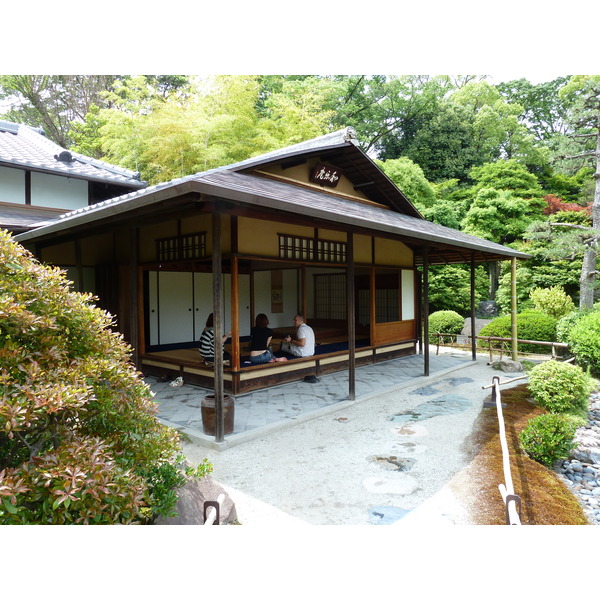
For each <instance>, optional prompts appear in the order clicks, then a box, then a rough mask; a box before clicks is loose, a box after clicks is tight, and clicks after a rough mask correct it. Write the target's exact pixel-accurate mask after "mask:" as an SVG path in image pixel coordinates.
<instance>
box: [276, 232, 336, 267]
mask: <svg viewBox="0 0 600 600" xmlns="http://www.w3.org/2000/svg"><path fill="white" fill-rule="evenodd" d="M315 244H316V245H315ZM346 246H347V245H346V242H335V241H331V240H315V239H314V238H306V237H300V236H296V235H285V234H279V258H283V259H288V260H306V261H311V262H327V263H345V262H346Z"/></svg>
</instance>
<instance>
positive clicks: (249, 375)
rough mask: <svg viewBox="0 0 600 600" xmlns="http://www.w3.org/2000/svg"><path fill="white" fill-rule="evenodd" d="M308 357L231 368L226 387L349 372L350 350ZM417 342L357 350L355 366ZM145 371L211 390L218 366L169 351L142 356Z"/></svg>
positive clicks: (238, 389) (188, 352)
mask: <svg viewBox="0 0 600 600" xmlns="http://www.w3.org/2000/svg"><path fill="white" fill-rule="evenodd" d="M324 346H325V347H323V348H321V349H320V351H321V353H320V354H316V355H315V356H310V357H307V358H294V359H290V360H288V361H285V362H277V363H268V364H264V365H251V364H249V363H248V364H242V365H241V367H240V369H239V370H237V371H234V370H233V369H232V368H231V367H225V368H224V370H223V385H224V388H225V391H226V392H227V393H230V394H233V395H239V394H243V393H245V392H250V391H254V390H258V389H262V388H267V387H272V386H274V385H278V384H280V383H288V382H290V381H299V380H301V379H304V378H305V377H306V376H308V375H314V376H316V377H319V376H320V375H325V374H326V373H333V372H337V371H344V370H347V369H348V350H347V349H346V350H340V351H335V352H323V350H326V349H327V348H326V346H327V345H324ZM415 348H416V340H405V341H402V342H397V343H394V344H388V345H385V346H378V347H375V346H363V347H359V348H356V351H355V364H356V366H362V365H367V364H373V363H376V362H380V361H383V360H390V359H392V358H398V357H399V356H404V355H408V354H414V353H415ZM141 363H142V372H143V373H144V374H145V375H154V376H156V377H164V378H167V379H175V378H176V377H183V380H184V381H185V382H186V383H190V384H193V385H199V386H202V387H206V388H209V389H212V388H213V385H214V383H213V382H214V367H212V366H207V365H206V364H204V360H203V359H202V357H201V356H200V354H199V352H198V350H197V349H194V348H191V349H182V350H167V351H164V352H153V353H148V354H144V355H142V356H141Z"/></svg>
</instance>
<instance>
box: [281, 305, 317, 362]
mask: <svg viewBox="0 0 600 600" xmlns="http://www.w3.org/2000/svg"><path fill="white" fill-rule="evenodd" d="M294 327H297V331H296V338H295V339H292V336H291V335H289V334H288V335H286V336H285V337H284V338H283V341H282V342H281V349H282V350H283V352H287V353H289V354H293V355H294V356H299V357H302V356H312V355H313V354H314V353H315V332H314V331H313V329H312V327H310V326H308V325H307V324H306V323H305V322H304V315H301V314H297V315H296V316H295V317H294Z"/></svg>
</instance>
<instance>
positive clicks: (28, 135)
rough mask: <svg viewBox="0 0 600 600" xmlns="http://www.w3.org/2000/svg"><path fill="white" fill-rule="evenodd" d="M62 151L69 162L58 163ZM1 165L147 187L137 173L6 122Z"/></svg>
mask: <svg viewBox="0 0 600 600" xmlns="http://www.w3.org/2000/svg"><path fill="white" fill-rule="evenodd" d="M64 152H67V153H68V154H70V155H71V156H70V157H71V159H72V160H70V161H69V162H64V161H61V160H57V157H59V156H60V155H61V154H62V153H64ZM0 165H2V166H14V167H22V168H26V169H32V170H36V171H42V172H46V173H51V174H55V175H65V176H69V177H76V178H79V179H86V180H89V181H101V182H106V183H114V184H118V185H124V186H129V187H131V188H136V189H139V188H143V187H145V185H146V184H145V182H143V181H140V178H139V173H135V172H133V171H130V170H129V169H123V168H122V167H117V166H115V165H111V164H109V163H106V162H104V161H101V160H97V159H95V158H91V157H89V156H84V155H83V154H79V153H77V152H70V151H66V150H65V149H64V148H62V147H61V146H59V145H58V144H55V143H54V142H53V141H52V140H49V139H48V138H47V137H45V136H44V135H42V134H41V133H40V131H39V130H37V129H33V128H32V127H28V126H27V125H20V124H17V123H10V122H8V121H0Z"/></svg>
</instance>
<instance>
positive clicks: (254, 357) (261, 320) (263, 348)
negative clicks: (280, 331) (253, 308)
mask: <svg viewBox="0 0 600 600" xmlns="http://www.w3.org/2000/svg"><path fill="white" fill-rule="evenodd" d="M272 337H273V331H272V330H271V329H269V319H268V318H267V315H265V314H263V313H260V314H259V315H256V326H255V327H253V328H252V329H251V330H250V338H251V342H250V362H251V363H252V364H253V365H262V364H264V363H270V362H279V361H282V360H286V359H285V358H275V356H273V353H272V352H271V350H270V349H269V344H270V343H271V338H272Z"/></svg>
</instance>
